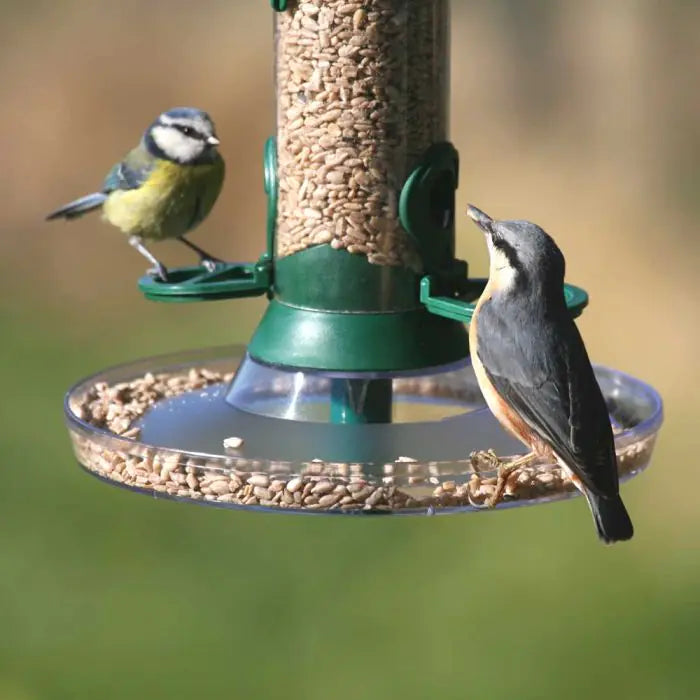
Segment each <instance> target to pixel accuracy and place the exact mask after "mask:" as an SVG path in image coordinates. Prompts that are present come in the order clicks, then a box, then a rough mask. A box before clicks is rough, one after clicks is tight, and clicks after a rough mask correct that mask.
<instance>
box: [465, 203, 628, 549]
mask: <svg viewBox="0 0 700 700" xmlns="http://www.w3.org/2000/svg"><path fill="white" fill-rule="evenodd" d="M467 214H468V215H469V217H470V218H471V219H473V220H474V222H475V223H476V224H477V226H478V227H479V228H480V229H481V230H482V231H483V232H484V233H485V234H486V243H487V245H488V249H489V256H490V270H489V280H488V283H487V285H486V288H485V289H484V291H483V293H482V295H481V298H480V299H479V302H478V304H477V306H476V310H475V312H474V316H473V318H472V321H471V324H470V327H469V340H470V352H471V357H472V363H473V366H474V372H475V374H476V378H477V381H478V382H479V387H480V389H481V392H482V393H483V395H484V398H485V400H486V403H487V404H488V406H489V408H490V409H491V411H492V413H493V414H494V415H495V416H496V418H497V419H498V421H499V422H500V423H501V425H503V427H504V428H505V429H506V430H508V431H509V432H510V433H511V434H512V435H514V436H515V437H516V438H518V440H520V441H521V442H523V443H524V444H525V445H526V446H527V447H528V448H529V449H530V450H531V451H532V453H533V454H534V455H536V456H539V457H544V458H546V459H549V460H551V461H553V462H556V463H557V464H559V466H560V467H561V468H562V469H563V470H564V471H565V472H566V473H567V474H568V476H569V477H570V478H571V480H572V481H573V483H574V484H575V485H576V487H577V488H578V489H579V490H580V491H581V493H583V495H584V496H585V497H586V500H587V501H588V505H589V506H590V509H591V513H592V514H593V519H594V520H595V524H596V527H597V529H598V535H599V537H600V538H601V540H603V541H604V542H607V543H610V542H616V541H618V540H628V539H630V538H631V537H632V535H633V533H634V529H633V527H632V522H631V520H630V518H629V515H628V514H627V510H626V509H625V506H624V504H623V502H622V499H621V498H620V494H619V484H618V474H617V459H616V456H615V442H614V437H613V432H612V426H611V424H610V417H609V415H608V409H607V407H606V405H605V399H604V398H603V394H602V392H601V390H600V387H599V386H598V382H597V381H596V378H595V374H594V372H593V368H592V367H591V363H590V360H589V359H588V354H587V353H586V348H585V346H584V344H583V340H582V339H581V336H580V334H579V332H578V329H577V328H576V325H575V323H574V321H573V319H572V318H571V316H570V314H569V312H568V310H567V308H566V301H565V299H564V265H565V264H564V256H563V255H562V253H561V251H560V250H559V248H558V247H557V245H556V243H555V242H554V241H553V240H552V238H551V237H550V236H549V235H548V234H547V233H545V231H543V230H542V229H541V228H540V227H539V226H537V225H536V224H533V223H530V222H529V221H495V220H493V219H492V218H491V217H489V216H488V215H486V214H484V212H482V211H480V210H479V209H477V208H476V207H473V206H471V205H470V206H469V208H468V209H467Z"/></svg>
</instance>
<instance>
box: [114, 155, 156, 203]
mask: <svg viewBox="0 0 700 700" xmlns="http://www.w3.org/2000/svg"><path fill="white" fill-rule="evenodd" d="M154 164H155V158H154V157H153V156H152V155H151V154H150V153H149V152H148V151H147V150H146V149H145V148H144V147H143V146H137V147H136V148H134V149H133V150H132V151H130V152H129V153H128V154H127V156H126V158H124V160H123V161H121V163H117V164H116V165H115V166H114V167H113V168H112V169H111V170H110V171H109V173H108V174H107V177H106V178H105V181H104V184H103V186H102V191H103V192H105V193H109V192H114V190H135V189H138V188H139V187H141V185H142V184H143V183H144V181H145V180H146V179H147V178H148V176H149V174H150V172H151V170H153V166H154Z"/></svg>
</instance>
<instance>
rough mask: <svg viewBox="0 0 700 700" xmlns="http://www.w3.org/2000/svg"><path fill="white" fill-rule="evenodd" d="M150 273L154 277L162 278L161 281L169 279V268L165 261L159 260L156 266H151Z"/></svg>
mask: <svg viewBox="0 0 700 700" xmlns="http://www.w3.org/2000/svg"><path fill="white" fill-rule="evenodd" d="M148 274H149V275H150V276H151V277H153V279H157V280H160V281H161V282H167V281H168V269H167V268H166V267H165V265H163V263H160V262H159V263H157V264H156V265H155V266H154V267H152V268H150V269H149V270H148Z"/></svg>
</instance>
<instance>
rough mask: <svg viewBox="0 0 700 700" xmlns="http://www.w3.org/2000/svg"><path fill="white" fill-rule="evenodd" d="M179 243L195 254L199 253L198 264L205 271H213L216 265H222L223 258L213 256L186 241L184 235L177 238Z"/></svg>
mask: <svg viewBox="0 0 700 700" xmlns="http://www.w3.org/2000/svg"><path fill="white" fill-rule="evenodd" d="M178 240H179V241H180V243H182V244H183V245H186V246H187V247H188V248H189V249H190V250H193V251H194V252H195V253H197V255H199V264H200V265H201V266H202V267H203V268H204V269H205V270H206V271H207V272H214V271H215V270H216V267H217V265H222V264H223V263H224V261H223V260H219V258H215V257H214V256H213V255H209V253H207V251H206V250H204V249H202V248H200V247H199V246H198V245H195V244H194V243H192V242H190V241H188V240H187V239H186V238H185V237H184V236H180V238H179V239H178Z"/></svg>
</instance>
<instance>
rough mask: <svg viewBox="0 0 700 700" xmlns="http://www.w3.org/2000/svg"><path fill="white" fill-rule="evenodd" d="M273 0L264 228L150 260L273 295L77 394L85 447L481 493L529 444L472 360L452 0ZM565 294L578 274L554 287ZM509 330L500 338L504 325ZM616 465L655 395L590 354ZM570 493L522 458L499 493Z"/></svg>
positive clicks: (316, 508) (129, 467)
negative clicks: (201, 253)
mask: <svg viewBox="0 0 700 700" xmlns="http://www.w3.org/2000/svg"><path fill="white" fill-rule="evenodd" d="M271 4H272V6H273V9H274V10H275V30H274V38H275V69H276V70H275V72H276V93H277V102H276V105H277V126H276V134H275V136H273V137H271V138H270V139H269V140H268V141H267V143H266V144H265V148H264V174H265V177H264V186H265V191H266V193H267V235H266V250H265V252H264V253H263V254H262V255H261V256H260V258H259V259H258V260H257V262H251V263H229V264H222V265H219V266H218V267H217V268H216V269H215V270H214V271H213V272H210V271H206V270H204V269H203V268H200V267H189V268H180V269H177V270H172V271H171V274H170V275H169V280H168V282H162V281H160V280H155V279H152V278H151V277H143V278H142V279H141V280H140V282H139V287H140V289H141V291H142V292H143V294H144V295H145V296H146V298H148V299H151V300H155V301H166V302H195V301H209V300H235V299H237V298H242V297H249V296H267V298H268V304H267V308H266V310H265V313H264V315H263V317H262V319H261V320H260V323H259V325H258V327H257V329H256V331H255V333H254V334H253V337H252V338H251V340H250V343H249V344H248V346H247V347H245V348H244V347H238V348H234V347H231V348H220V349H213V350H201V351H196V352H192V353H188V354H175V355H171V356H165V357H156V358H147V359H143V360H139V361H137V362H133V363H131V364H126V365H122V366H120V367H116V368H112V369H108V370H105V371H104V372H101V373H99V374H98V375H95V376H93V377H90V378H88V379H85V380H83V381H81V382H79V383H78V384H77V385H76V386H75V387H73V388H72V389H71V390H70V391H69V393H68V395H67V397H66V402H65V412H66V417H67V422H68V428H69V431H70V435H71V438H72V442H73V446H74V449H75V453H76V455H77V458H78V460H79V462H80V464H81V465H82V466H83V467H85V468H86V469H87V470H88V471H89V472H91V473H93V474H95V475H96V476H98V477H100V478H102V479H103V480H105V481H106V482H108V483H112V484H117V485H120V486H123V487H126V488H129V489H132V490H136V491H140V492H144V493H148V494H150V495H152V496H156V497H163V498H172V499H177V500H184V501H197V502H201V503H207V504H210V505H216V506H223V507H233V508H262V509H268V510H275V511H282V510H285V511H303V512H316V513H319V512H324V513H325V512H328V513H348V514H351V513H364V514H368V513H370V514H371V513H436V512H447V511H454V510H462V511H469V510H475V509H479V508H481V507H482V506H483V504H484V503H485V501H487V500H488V498H489V497H490V496H491V495H492V494H493V491H494V488H495V484H496V473H495V471H496V467H497V458H498V457H506V456H512V455H516V454H518V453H522V451H523V447H522V446H521V445H520V443H518V442H516V441H515V440H514V439H513V438H511V437H510V436H508V435H507V434H505V433H504V432H503V430H502V429H501V428H500V426H499V425H498V423H497V422H496V420H495V419H494V418H493V416H492V415H491V414H490V412H489V411H488V409H487V408H486V406H485V404H484V401H483V399H482V397H481V394H480V392H479V389H478V386H477V383H476V379H475V377H474V373H473V370H472V367H471V363H470V360H469V344H468V338H467V333H466V330H465V324H468V323H469V320H470V318H471V314H472V312H473V310H474V303H475V300H476V299H477V298H478V295H479V293H480V292H481V290H482V289H483V287H484V284H485V280H484V279H475V278H471V277H469V275H468V266H467V263H466V262H465V261H463V260H459V259H457V258H456V257H455V190H456V189H457V185H458V170H459V168H458V156H457V151H456V149H455V148H454V146H453V145H452V144H451V143H450V141H449V130H448V112H449V109H448V85H449V58H448V48H449V41H448V39H449V7H448V1H447V0H403V1H402V2H396V1H395V0H363V2H352V1H348V0H307V1H305V2H284V1H283V0H277V1H274V0H273V2H272V3H271ZM564 294H565V296H566V300H567V305H568V308H569V309H570V312H571V314H572V316H577V315H578V314H580V313H581V311H582V310H583V309H584V307H585V306H586V304H587V302H588V298H587V295H586V293H585V292H584V291H583V290H582V289H580V288H578V287H574V286H571V285H566V286H565V289H564ZM504 342H507V340H505V339H504ZM596 374H597V378H598V381H599V383H600V385H601V388H602V390H603V394H604V396H605V398H606V401H607V403H608V406H609V411H610V415H611V420H612V422H613V426H614V429H615V433H616V448H617V454H618V463H619V470H620V476H621V478H625V477H629V476H632V475H634V474H636V473H637V472H639V471H640V470H642V469H644V468H645V467H646V466H647V465H648V463H649V460H650V457H651V453H652V450H653V446H654V441H655V437H656V434H657V431H658V429H659V427H660V424H661V400H660V397H659V396H658V394H657V393H656V392H655V391H654V390H653V389H652V388H651V387H649V386H647V385H646V384H644V383H642V382H641V381H639V380H637V379H634V378H632V377H629V376H627V375H625V374H623V373H621V372H619V371H616V370H612V369H607V368H604V367H598V368H596ZM574 493H577V492H576V490H575V489H574V488H573V486H572V484H571V483H570V482H569V481H568V479H567V478H566V476H565V475H564V474H562V473H561V471H560V470H559V468H558V467H556V466H553V465H548V464H542V463H534V464H532V465H529V466H524V467H522V468H520V469H519V470H518V471H516V472H514V473H513V474H512V475H511V476H510V477H509V479H508V482H507V484H506V490H505V501H504V503H503V504H502V505H505V506H508V505H511V506H512V505H519V504H528V503H534V502H539V501H546V500H552V499H556V498H563V497H566V496H569V495H572V494H574Z"/></svg>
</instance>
